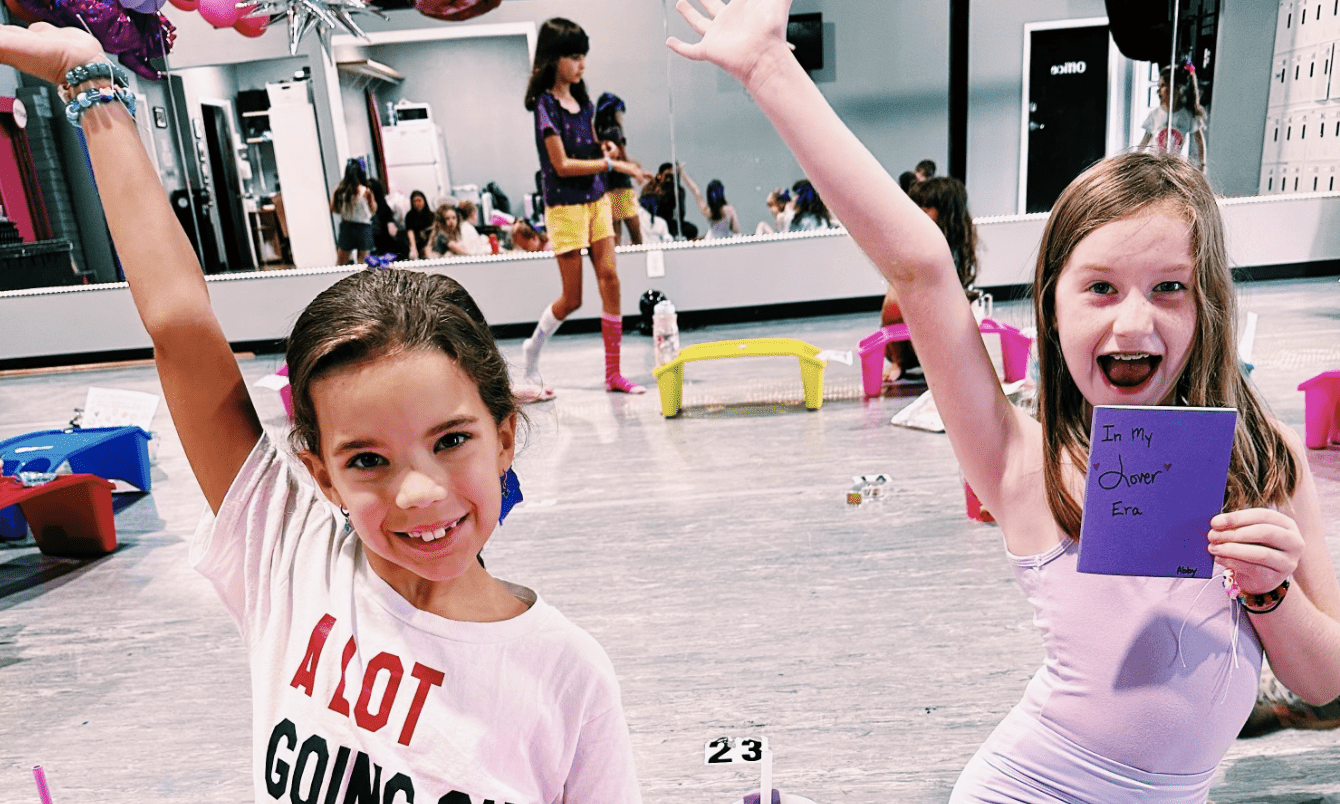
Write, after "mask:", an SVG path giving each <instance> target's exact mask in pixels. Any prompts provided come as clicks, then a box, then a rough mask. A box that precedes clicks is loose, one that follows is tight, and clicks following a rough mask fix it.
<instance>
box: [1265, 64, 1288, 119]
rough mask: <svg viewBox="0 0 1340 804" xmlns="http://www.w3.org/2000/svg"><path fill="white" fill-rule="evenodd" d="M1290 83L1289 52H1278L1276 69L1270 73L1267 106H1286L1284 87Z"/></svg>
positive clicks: (1277, 107) (1271, 107)
mask: <svg viewBox="0 0 1340 804" xmlns="http://www.w3.org/2000/svg"><path fill="white" fill-rule="evenodd" d="M1288 84H1289V54H1288V53H1276V54H1275V62H1274V69H1273V71H1272V72H1271V73H1270V98H1269V99H1268V100H1267V101H1266V108H1269V109H1282V108H1284V88H1285V87H1286V86H1288Z"/></svg>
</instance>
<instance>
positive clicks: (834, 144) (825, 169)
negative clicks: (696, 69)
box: [746, 48, 952, 281]
mask: <svg viewBox="0 0 1340 804" xmlns="http://www.w3.org/2000/svg"><path fill="white" fill-rule="evenodd" d="M746 89H748V90H749V93H750V94H751V95H752V96H753V98H754V101H755V103H757V104H758V106H759V108H760V109H762V110H763V113H764V114H766V115H767V116H768V119H769V120H771V121H772V124H773V126H775V127H776V129H777V131H778V133H779V134H781V136H782V139H783V140H784V141H785V142H786V144H787V146H788V147H789V148H790V149H791V151H792V152H793V153H794V154H795V156H796V159H797V161H799V163H800V167H801V169H802V170H804V172H805V175H806V176H808V177H809V179H810V181H811V182H813V184H814V186H815V187H816V188H817V189H818V191H819V195H820V196H821V197H822V198H823V199H824V202H825V203H826V204H828V206H829V208H830V209H831V210H832V212H833V213H834V214H835V215H836V216H837V218H838V219H839V220H841V221H842V223H843V225H844V226H846V228H847V231H849V232H850V233H851V235H852V237H853V239H855V240H856V242H857V243H858V244H860V245H861V248H862V249H863V250H864V251H865V252H866V254H867V255H868V256H869V257H870V258H871V259H872V260H873V261H874V262H875V264H876V265H877V266H878V267H879V269H880V271H881V272H883V273H884V274H885V276H887V277H888V278H889V279H890V280H891V281H915V280H916V279H917V278H918V277H919V276H921V275H923V272H924V269H925V268H926V266H930V265H938V264H943V263H945V262H946V261H950V260H952V258H951V257H950V256H949V253H948V246H947V245H946V244H945V242H944V238H943V236H941V234H940V231H939V229H937V228H936V226H935V224H934V223H933V222H932V221H931V219H930V217H929V216H927V215H926V214H924V213H922V212H921V210H920V209H918V208H917V206H916V205H915V204H913V203H912V201H911V200H910V199H908V197H907V196H906V195H905V194H904V193H903V192H902V189H901V188H899V186H898V183H897V182H896V181H895V180H894V179H893V177H892V176H890V175H889V173H888V171H887V170H885V169H884V166H883V165H881V164H880V163H879V161H878V160H877V159H875V157H874V155H873V154H871V153H870V151H869V150H868V149H867V148H866V147H865V146H864V145H863V144H862V143H861V142H860V140H858V139H857V138H856V135H855V134H853V133H852V132H851V130H850V129H848V128H847V126H846V125H845V124H844V123H843V122H842V120H841V119H840V118H839V117H838V116H837V113H836V112H834V111H833V108H832V107H831V106H829V104H828V101H827V100H826V99H825V98H824V96H823V94H822V93H820V91H819V89H818V87H816V86H815V84H814V82H813V81H811V80H810V79H809V76H808V75H806V74H805V71H804V70H803V69H802V68H801V66H800V64H799V63H798V62H797V61H796V60H795V57H794V56H792V55H791V53H790V52H789V51H787V50H785V49H778V48H774V49H773V50H772V51H771V52H770V53H767V54H765V55H764V56H762V57H761V58H760V60H759V63H758V66H757V67H756V68H755V69H754V70H753V71H752V72H751V73H750V75H749V77H748V80H747V82H746Z"/></svg>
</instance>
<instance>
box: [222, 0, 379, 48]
mask: <svg viewBox="0 0 1340 804" xmlns="http://www.w3.org/2000/svg"><path fill="white" fill-rule="evenodd" d="M237 5H238V7H239V8H247V7H250V9H251V12H250V14H249V16H255V15H260V14H264V15H266V16H268V17H269V18H270V21H271V22H274V21H276V20H277V19H279V18H280V17H287V18H288V51H289V53H291V54H292V55H294V56H296V55H298V44H299V43H300V42H302V38H303V37H304V36H306V35H307V34H308V32H309V31H312V30H313V29H315V31H316V35H317V38H319V39H320V40H321V45H322V47H324V48H326V49H327V50H329V49H330V34H331V31H332V30H333V29H334V28H335V27H336V26H339V27H341V28H343V29H344V30H346V31H348V32H349V33H351V34H353V35H354V36H357V37H358V38H360V39H366V38H367V35H366V34H364V33H363V29H362V28H359V27H358V23H356V22H354V15H355V14H375V15H376V16H378V17H381V18H382V19H386V18H387V17H386V15H385V14H383V13H381V11H379V10H377V9H376V8H374V7H372V6H370V5H368V4H367V3H365V2H364V0H264V2H261V3H257V4H254V5H252V4H251V3H247V2H239V3H238V4H237Z"/></svg>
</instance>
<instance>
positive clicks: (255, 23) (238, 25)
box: [233, 9, 270, 39]
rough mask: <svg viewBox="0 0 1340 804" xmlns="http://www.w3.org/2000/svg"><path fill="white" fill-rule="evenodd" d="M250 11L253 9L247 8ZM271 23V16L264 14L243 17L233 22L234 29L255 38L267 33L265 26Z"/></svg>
mask: <svg viewBox="0 0 1340 804" xmlns="http://www.w3.org/2000/svg"><path fill="white" fill-rule="evenodd" d="M247 10H248V11H250V10H251V9H247ZM269 24H270V18H269V17H267V16H265V15H264V14H260V15H258V16H255V17H243V18H242V19H240V20H238V21H237V22H235V23H233V29H234V30H236V31H237V32H238V33H240V34H242V35H243V36H249V37H252V38H253V39H254V38H255V37H257V36H260V35H261V34H263V33H265V27H266V26H267V25H269Z"/></svg>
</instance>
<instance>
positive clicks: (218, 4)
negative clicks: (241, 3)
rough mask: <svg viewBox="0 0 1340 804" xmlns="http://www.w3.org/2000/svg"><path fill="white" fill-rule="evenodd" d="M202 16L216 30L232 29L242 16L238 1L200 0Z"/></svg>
mask: <svg viewBox="0 0 1340 804" xmlns="http://www.w3.org/2000/svg"><path fill="white" fill-rule="evenodd" d="M200 16H202V17H204V18H205V22H208V23H209V24H210V25H213V26H214V27H215V28H231V27H233V23H235V22H237V20H238V18H239V17H241V16H242V9H240V8H238V7H237V0H200Z"/></svg>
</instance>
